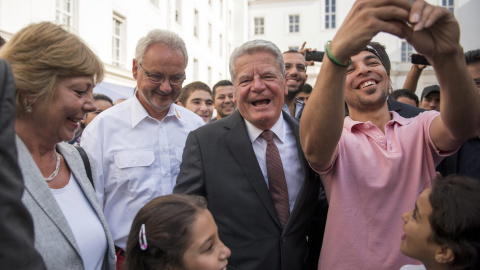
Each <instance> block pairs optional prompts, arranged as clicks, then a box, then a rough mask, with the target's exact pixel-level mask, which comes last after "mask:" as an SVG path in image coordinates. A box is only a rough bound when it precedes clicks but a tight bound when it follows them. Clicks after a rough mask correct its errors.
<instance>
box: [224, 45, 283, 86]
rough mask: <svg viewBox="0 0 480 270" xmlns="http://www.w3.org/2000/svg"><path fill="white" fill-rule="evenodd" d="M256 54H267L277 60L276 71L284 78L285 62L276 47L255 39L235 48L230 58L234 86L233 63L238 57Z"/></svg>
mask: <svg viewBox="0 0 480 270" xmlns="http://www.w3.org/2000/svg"><path fill="white" fill-rule="evenodd" d="M257 52H268V53H271V54H272V55H273V56H275V58H276V59H277V65H278V69H279V70H280V72H281V73H282V77H284V76H285V62H284V61H283V55H282V52H280V49H278V47H277V45H275V44H274V43H273V42H270V41H267V40H263V39H255V40H251V41H247V42H245V43H243V44H242V45H241V46H240V47H237V48H236V49H235V50H234V51H233V52H232V55H231V56H230V65H229V67H230V76H231V77H232V82H233V84H235V61H237V59H238V58H239V57H240V56H244V55H246V54H254V53H257Z"/></svg>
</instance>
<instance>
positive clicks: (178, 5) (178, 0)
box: [175, 0, 182, 24]
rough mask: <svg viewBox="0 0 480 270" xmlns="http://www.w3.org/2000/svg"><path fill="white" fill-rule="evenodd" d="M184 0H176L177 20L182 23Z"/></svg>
mask: <svg viewBox="0 0 480 270" xmlns="http://www.w3.org/2000/svg"><path fill="white" fill-rule="evenodd" d="M181 14H182V0H176V1H175V21H176V22H177V23H179V24H181V22H180V21H181V19H182V16H181Z"/></svg>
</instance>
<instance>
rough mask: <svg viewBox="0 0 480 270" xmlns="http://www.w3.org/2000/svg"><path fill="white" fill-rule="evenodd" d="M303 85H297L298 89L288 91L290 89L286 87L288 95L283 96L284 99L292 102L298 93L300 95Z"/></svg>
mask: <svg viewBox="0 0 480 270" xmlns="http://www.w3.org/2000/svg"><path fill="white" fill-rule="evenodd" d="M304 84H305V82H304V83H302V84H301V85H299V86H298V88H296V89H292V90H290V89H289V88H288V87H287V89H288V94H287V95H286V96H285V99H287V100H293V99H294V98H295V96H296V95H297V94H298V93H300V90H301V89H302V88H303V85H304Z"/></svg>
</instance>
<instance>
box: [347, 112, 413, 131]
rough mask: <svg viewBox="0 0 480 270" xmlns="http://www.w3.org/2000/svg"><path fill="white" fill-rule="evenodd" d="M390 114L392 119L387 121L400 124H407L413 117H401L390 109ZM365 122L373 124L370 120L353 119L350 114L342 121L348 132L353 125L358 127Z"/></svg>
mask: <svg viewBox="0 0 480 270" xmlns="http://www.w3.org/2000/svg"><path fill="white" fill-rule="evenodd" d="M390 116H391V117H392V120H390V121H389V122H388V123H398V124H400V125H402V126H404V125H408V124H409V123H410V122H412V120H413V118H403V117H401V116H400V115H399V114H398V113H397V112H394V111H391V112H390ZM365 124H370V125H373V124H372V122H370V121H367V122H360V121H355V120H353V119H352V118H350V116H347V117H345V122H344V125H343V126H344V128H346V129H348V130H349V131H350V132H352V130H353V128H354V127H359V126H362V125H365Z"/></svg>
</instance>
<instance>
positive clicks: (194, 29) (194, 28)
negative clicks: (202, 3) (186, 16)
mask: <svg viewBox="0 0 480 270" xmlns="http://www.w3.org/2000/svg"><path fill="white" fill-rule="evenodd" d="M193 19H194V22H193V23H194V25H193V35H194V36H196V37H198V23H199V22H198V11H197V10H196V9H195V10H194V11H193Z"/></svg>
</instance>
